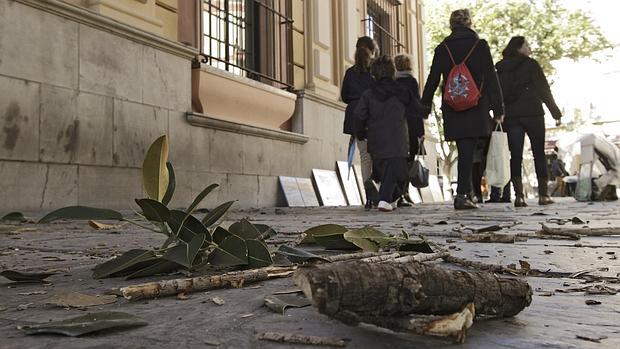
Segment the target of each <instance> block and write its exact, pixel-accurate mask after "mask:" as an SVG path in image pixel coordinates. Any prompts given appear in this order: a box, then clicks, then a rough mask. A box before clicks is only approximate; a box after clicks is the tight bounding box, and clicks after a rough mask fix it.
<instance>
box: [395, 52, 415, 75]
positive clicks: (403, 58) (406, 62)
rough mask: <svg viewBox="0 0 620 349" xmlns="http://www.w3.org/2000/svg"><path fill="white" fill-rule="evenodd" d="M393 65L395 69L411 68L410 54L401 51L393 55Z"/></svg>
mask: <svg viewBox="0 0 620 349" xmlns="http://www.w3.org/2000/svg"><path fill="white" fill-rule="evenodd" d="M394 65H395V66H396V70H398V71H403V70H413V65H412V63H411V56H410V55H407V54H404V53H401V54H399V55H397V56H396V57H394Z"/></svg>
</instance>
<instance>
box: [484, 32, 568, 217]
mask: <svg viewBox="0 0 620 349" xmlns="http://www.w3.org/2000/svg"><path fill="white" fill-rule="evenodd" d="M531 53H532V51H531V49H530V46H529V44H528V42H527V40H526V39H525V37H523V36H515V37H513V38H511V39H510V41H509V42H508V45H506V48H505V49H504V51H503V52H502V55H503V59H502V60H501V61H499V62H498V63H497V66H496V67H497V72H498V74H499V79H500V84H501V87H502V91H503V95H504V102H505V103H506V120H505V123H504V127H505V130H506V131H507V132H508V146H509V148H510V176H511V180H512V185H513V187H514V190H515V196H516V197H515V206H516V207H525V206H527V203H526V202H525V193H524V191H523V179H522V178H523V177H522V174H521V169H522V166H523V144H524V141H525V135H526V134H527V136H528V137H529V139H530V144H531V147H532V154H533V155H534V165H535V169H536V177H537V178H538V204H539V205H549V204H552V203H553V201H552V200H551V198H550V197H549V192H548V191H549V190H548V181H549V174H548V170H547V161H546V158H545V119H544V116H545V111H544V109H543V106H542V104H543V103H544V104H545V105H546V106H547V108H548V109H549V111H550V112H551V116H552V117H553V118H554V119H555V120H556V124H557V125H559V124H560V120H561V118H562V112H561V111H560V108H558V106H557V104H556V103H555V100H554V98H553V95H552V94H551V88H550V87H549V83H548V82H547V78H546V77H545V74H544V73H543V70H542V68H541V67H540V64H539V63H538V62H537V61H536V60H535V59H533V58H531V57H530V54H531Z"/></svg>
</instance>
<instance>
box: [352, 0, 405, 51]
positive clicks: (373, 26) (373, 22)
mask: <svg viewBox="0 0 620 349" xmlns="http://www.w3.org/2000/svg"><path fill="white" fill-rule="evenodd" d="M400 4H401V1H399V0H367V8H366V10H367V11H366V12H367V16H366V18H365V19H363V20H362V21H363V22H364V27H365V31H366V35H367V36H370V37H371V38H373V39H375V41H376V42H377V45H378V46H379V51H380V54H382V55H389V56H392V57H393V56H395V55H396V54H398V53H400V52H402V51H403V50H404V49H405V46H404V45H403V44H402V43H401V40H400V37H401V30H400V29H401V26H402V25H403V23H402V22H401V21H402V19H401V18H400V17H401V14H400Z"/></svg>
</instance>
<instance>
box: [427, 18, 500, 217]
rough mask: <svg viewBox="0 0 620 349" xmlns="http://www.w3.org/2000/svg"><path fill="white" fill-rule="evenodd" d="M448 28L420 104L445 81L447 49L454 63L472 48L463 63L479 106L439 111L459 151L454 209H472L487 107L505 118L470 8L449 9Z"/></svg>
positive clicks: (448, 67)
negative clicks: (475, 165) (473, 181)
mask: <svg viewBox="0 0 620 349" xmlns="http://www.w3.org/2000/svg"><path fill="white" fill-rule="evenodd" d="M450 28H451V29H452V33H451V34H450V35H449V36H448V37H446V38H445V39H444V41H443V42H442V43H441V44H439V45H438V46H437V47H436V48H435V54H434V56H433V63H432V65H431V71H430V73H429V75H428V78H427V79H426V86H425V87H424V93H423V94H422V104H425V105H427V106H430V105H431V104H432V101H433V96H434V94H435V90H437V87H438V86H439V81H440V79H441V78H442V77H443V81H444V83H445V81H446V79H447V76H448V74H449V72H450V70H451V69H452V68H453V67H454V64H453V63H452V60H451V59H450V55H449V52H448V48H449V49H450V52H451V53H452V56H453V57H454V60H455V62H456V63H457V64H459V63H461V62H463V60H464V59H465V57H467V54H468V53H469V52H470V51H471V55H470V56H469V58H468V59H467V61H466V62H465V65H466V66H467V68H468V69H469V71H470V72H471V74H472V76H473V78H474V80H475V83H476V85H477V86H478V88H479V89H481V97H480V100H479V101H478V105H477V106H476V107H474V108H470V109H467V110H465V111H460V112H457V111H455V110H454V109H452V108H451V107H450V106H448V105H447V104H446V103H445V102H443V103H442V106H441V111H442V117H443V125H444V136H445V139H446V140H447V141H456V146H457V150H458V187H457V195H456V197H455V199H454V208H455V209H457V210H460V209H473V208H478V206H477V205H476V204H475V203H473V202H472V201H471V199H470V198H469V195H470V193H471V189H472V184H471V173H472V166H473V160H474V151H475V150H476V145H477V144H478V139H479V138H487V137H489V136H490V133H491V131H490V130H491V127H490V123H491V117H490V116H489V110H491V109H492V110H493V115H494V116H495V118H496V120H497V121H500V120H502V119H503V117H504V103H503V100H502V93H501V90H500V87H499V83H498V80H497V74H496V72H495V69H494V66H493V59H492V58H491V51H490V49H489V44H488V43H487V42H486V40H482V39H480V38H479V37H478V34H476V32H475V31H473V30H472V29H471V15H470V13H469V10H466V9H464V10H457V11H454V12H452V14H451V15H450ZM446 46H447V47H448V48H446Z"/></svg>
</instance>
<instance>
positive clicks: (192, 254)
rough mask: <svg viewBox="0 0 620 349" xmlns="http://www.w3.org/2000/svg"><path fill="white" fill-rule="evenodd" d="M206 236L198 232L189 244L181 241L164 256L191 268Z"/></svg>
mask: <svg viewBox="0 0 620 349" xmlns="http://www.w3.org/2000/svg"><path fill="white" fill-rule="evenodd" d="M205 238H206V236H205V234H198V235H196V236H194V238H193V239H192V240H191V241H190V243H189V244H186V243H184V242H179V243H178V244H177V245H176V246H174V247H172V248H170V249H168V251H166V253H165V254H164V255H163V257H162V258H163V259H165V260H168V261H171V262H174V263H177V264H180V265H182V266H184V267H186V268H188V269H190V268H191V267H192V265H193V264H194V260H195V259H196V256H197V255H198V252H199V251H200V248H201V247H202V244H203V243H204V242H205Z"/></svg>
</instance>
